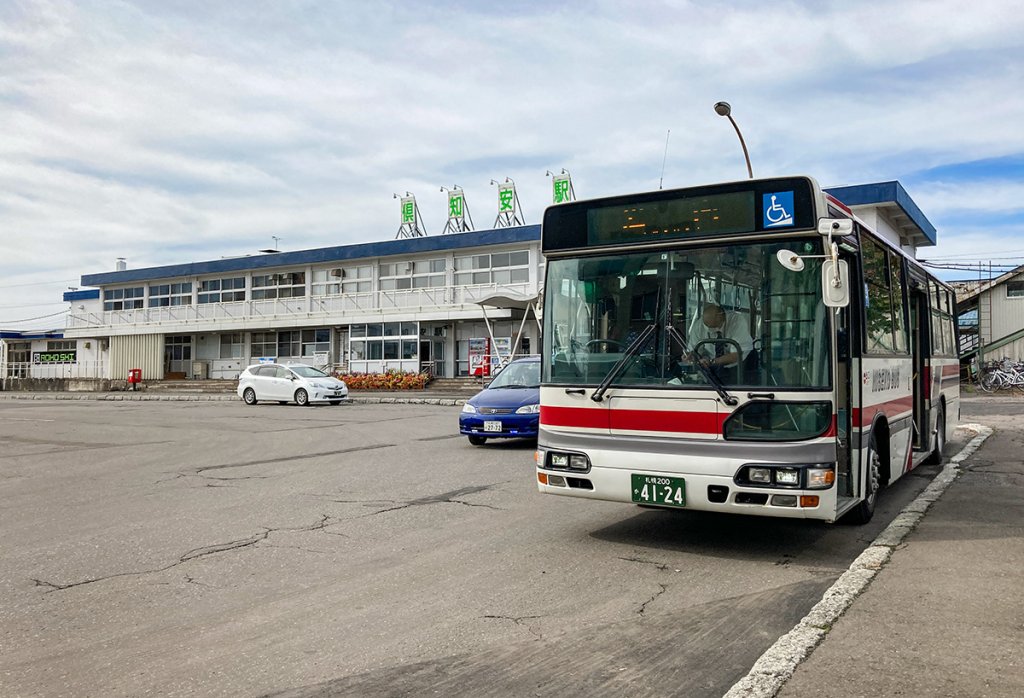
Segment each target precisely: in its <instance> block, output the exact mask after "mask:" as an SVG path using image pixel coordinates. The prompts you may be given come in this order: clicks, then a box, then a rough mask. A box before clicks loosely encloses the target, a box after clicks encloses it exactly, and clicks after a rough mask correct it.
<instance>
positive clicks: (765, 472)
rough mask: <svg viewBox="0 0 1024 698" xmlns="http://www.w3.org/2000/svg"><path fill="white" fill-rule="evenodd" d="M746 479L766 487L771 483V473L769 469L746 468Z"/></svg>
mask: <svg viewBox="0 0 1024 698" xmlns="http://www.w3.org/2000/svg"><path fill="white" fill-rule="evenodd" d="M747 479H748V480H750V481H751V482H759V483H762V484H765V485H768V484H771V481H772V471H771V470H770V469H769V468H748V469H747Z"/></svg>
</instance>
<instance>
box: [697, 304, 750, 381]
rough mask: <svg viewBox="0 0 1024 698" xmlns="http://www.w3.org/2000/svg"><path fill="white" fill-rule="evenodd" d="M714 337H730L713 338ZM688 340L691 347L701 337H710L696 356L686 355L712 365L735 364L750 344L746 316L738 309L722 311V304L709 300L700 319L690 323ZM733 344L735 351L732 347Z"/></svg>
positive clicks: (717, 367)
mask: <svg viewBox="0 0 1024 698" xmlns="http://www.w3.org/2000/svg"><path fill="white" fill-rule="evenodd" d="M717 339H727V340H732V341H731V342H716V341H714V340H717ZM688 340H689V343H690V346H691V347H696V346H697V344H699V343H700V342H701V341H703V340H712V341H710V342H708V343H707V344H704V345H703V346H702V347H701V348H700V351H699V354H700V356H694V355H693V354H691V355H690V356H689V357H688V358H689V359H690V361H693V360H694V359H696V360H697V361H700V362H701V363H702V364H704V366H707V367H709V368H714V369H723V368H729V367H734V366H736V364H737V363H738V362H740V361H742V360H743V358H744V357H745V356H747V354H749V353H750V351H751V350H752V349H753V348H754V340H753V338H752V337H751V336H750V329H749V328H748V327H747V319H746V317H744V316H743V315H742V314H740V313H733V312H726V311H725V310H723V309H722V306H720V305H714V304H712V303H708V304H706V305H705V306H704V312H703V314H702V316H701V322H698V323H695V324H694V326H693V328H692V329H691V330H690V336H689V337H688ZM733 342H735V344H733ZM737 345H738V346H739V349H740V350H739V352H737V351H736V346H737Z"/></svg>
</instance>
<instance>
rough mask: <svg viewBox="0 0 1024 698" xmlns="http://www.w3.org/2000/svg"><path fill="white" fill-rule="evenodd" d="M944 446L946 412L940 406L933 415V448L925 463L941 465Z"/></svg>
mask: <svg viewBox="0 0 1024 698" xmlns="http://www.w3.org/2000/svg"><path fill="white" fill-rule="evenodd" d="M945 447H946V414H945V413H944V412H943V411H942V408H941V407H940V408H939V410H938V414H937V415H936V416H935V450H933V451H932V452H931V454H929V456H928V459H927V460H926V461H925V463H927V464H929V465H942V449H944V448H945Z"/></svg>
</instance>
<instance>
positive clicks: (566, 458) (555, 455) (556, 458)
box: [541, 451, 590, 472]
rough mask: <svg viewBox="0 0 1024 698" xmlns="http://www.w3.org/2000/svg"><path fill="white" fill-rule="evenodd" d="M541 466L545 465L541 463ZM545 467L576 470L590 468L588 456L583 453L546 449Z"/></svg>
mask: <svg viewBox="0 0 1024 698" xmlns="http://www.w3.org/2000/svg"><path fill="white" fill-rule="evenodd" d="M541 467H542V468H543V467H545V466H544V465H541ZM546 467H548V468H557V469H559V470H576V471H580V472H586V471H587V470H590V458H588V457H587V456H586V454H584V453H566V452H564V451H548V454H547V465H546Z"/></svg>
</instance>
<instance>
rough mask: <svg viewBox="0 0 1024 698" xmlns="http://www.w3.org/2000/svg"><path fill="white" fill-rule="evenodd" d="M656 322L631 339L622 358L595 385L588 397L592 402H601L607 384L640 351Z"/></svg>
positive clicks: (652, 331) (616, 376)
mask: <svg viewBox="0 0 1024 698" xmlns="http://www.w3.org/2000/svg"><path fill="white" fill-rule="evenodd" d="M657 326H658V325H657V323H652V324H650V325H648V326H647V327H646V328H644V331H643V332H641V333H640V336H639V337H637V338H636V339H634V340H633V343H632V344H630V345H629V346H628V347H626V351H624V352H622V358H621V359H619V360H618V361H616V362H615V365H614V366H612V369H611V370H610V371H608V375H607V376H605V377H604V380H603V381H601V385H599V386H597V390H595V391H594V394H593V395H591V396H590V399H591V400H593V401H594V402H601V401H602V400H604V394H605V392H606V391H607V390H608V386H609V385H611V384H612V381H613V380H615V379H616V378H618V376H619V374H620V373H622V370H623V369H624V368H626V364H627V363H629V360H630V359H632V358H633V357H634V356H635V355H636V354H638V353H639V352H640V349H642V348H643V346H644V345H645V344H647V340H648V339H650V337H651V335H652V334H654V330H655V329H656V328H657Z"/></svg>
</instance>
